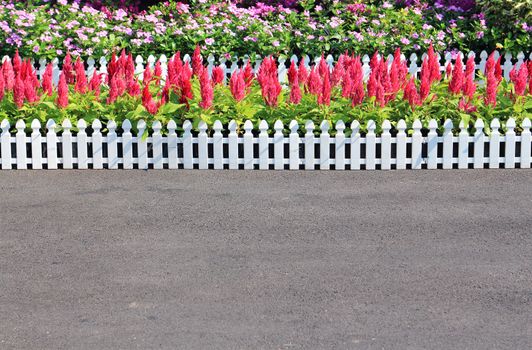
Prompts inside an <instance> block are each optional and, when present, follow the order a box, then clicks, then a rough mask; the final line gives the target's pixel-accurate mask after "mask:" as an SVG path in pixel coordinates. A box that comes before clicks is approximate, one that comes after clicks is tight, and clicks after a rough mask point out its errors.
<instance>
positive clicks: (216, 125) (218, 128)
mask: <svg viewBox="0 0 532 350" xmlns="http://www.w3.org/2000/svg"><path fill="white" fill-rule="evenodd" d="M212 128H213V130H214V132H215V133H219V132H222V129H223V125H222V122H221V121H219V120H218V119H216V120H215V121H214V124H213V126H212Z"/></svg>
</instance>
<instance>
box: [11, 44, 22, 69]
mask: <svg viewBox="0 0 532 350" xmlns="http://www.w3.org/2000/svg"><path fill="white" fill-rule="evenodd" d="M21 69H22V60H21V59H20V55H19V54H18V49H17V50H16V51H15V56H14V57H13V70H14V72H15V74H20V70H21Z"/></svg>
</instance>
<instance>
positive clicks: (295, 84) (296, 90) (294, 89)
mask: <svg viewBox="0 0 532 350" xmlns="http://www.w3.org/2000/svg"><path fill="white" fill-rule="evenodd" d="M301 98H302V95H301V88H300V87H299V80H298V77H297V74H296V75H295V76H294V80H293V81H292V84H291V85H290V103H292V104H295V105H297V104H299V103H300V102H301Z"/></svg>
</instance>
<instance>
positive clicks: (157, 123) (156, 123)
mask: <svg viewBox="0 0 532 350" xmlns="http://www.w3.org/2000/svg"><path fill="white" fill-rule="evenodd" d="M151 127H152V129H153V135H160V134H161V129H162V128H163V125H162V124H161V122H160V121H158V120H156V121H154V122H153V124H152V126H151Z"/></svg>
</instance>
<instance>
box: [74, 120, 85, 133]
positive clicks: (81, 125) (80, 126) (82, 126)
mask: <svg viewBox="0 0 532 350" xmlns="http://www.w3.org/2000/svg"><path fill="white" fill-rule="evenodd" d="M76 126H77V127H78V129H80V130H83V131H85V129H86V128H87V122H86V121H85V120H84V119H80V120H78V122H77V124H76Z"/></svg>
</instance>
